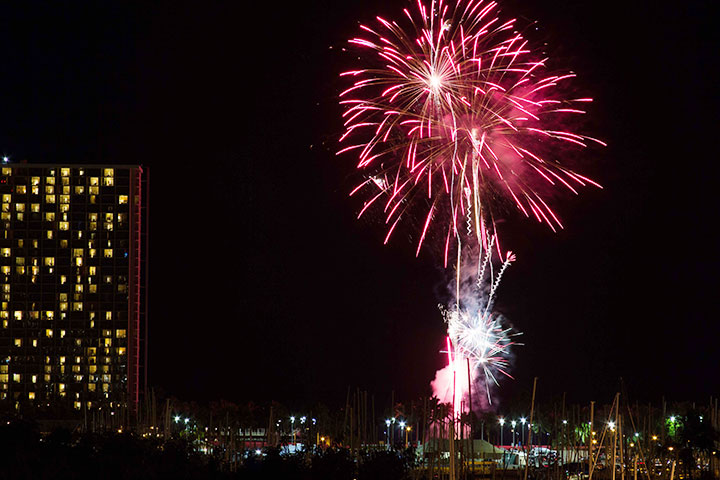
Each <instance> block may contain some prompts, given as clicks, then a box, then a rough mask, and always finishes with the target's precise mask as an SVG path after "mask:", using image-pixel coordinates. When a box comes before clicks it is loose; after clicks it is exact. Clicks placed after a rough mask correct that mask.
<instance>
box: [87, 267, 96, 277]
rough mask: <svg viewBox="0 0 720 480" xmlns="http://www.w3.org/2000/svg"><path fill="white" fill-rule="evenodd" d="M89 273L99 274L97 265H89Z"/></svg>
mask: <svg viewBox="0 0 720 480" xmlns="http://www.w3.org/2000/svg"><path fill="white" fill-rule="evenodd" d="M88 273H89V274H90V275H97V267H95V266H92V267H89V268H88Z"/></svg>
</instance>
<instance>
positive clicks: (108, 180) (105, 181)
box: [103, 177, 113, 187]
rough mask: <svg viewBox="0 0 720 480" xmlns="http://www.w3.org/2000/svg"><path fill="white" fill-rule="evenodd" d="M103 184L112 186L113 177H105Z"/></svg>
mask: <svg viewBox="0 0 720 480" xmlns="http://www.w3.org/2000/svg"><path fill="white" fill-rule="evenodd" d="M103 186H105V187H112V186H113V177H103Z"/></svg>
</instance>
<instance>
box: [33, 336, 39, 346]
mask: <svg viewBox="0 0 720 480" xmlns="http://www.w3.org/2000/svg"><path fill="white" fill-rule="evenodd" d="M32 346H33V347H37V346H38V341H37V338H33V341H32Z"/></svg>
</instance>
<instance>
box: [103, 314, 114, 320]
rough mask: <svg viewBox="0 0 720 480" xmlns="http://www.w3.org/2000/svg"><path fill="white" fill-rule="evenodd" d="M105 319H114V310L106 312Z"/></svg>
mask: <svg viewBox="0 0 720 480" xmlns="http://www.w3.org/2000/svg"><path fill="white" fill-rule="evenodd" d="M105 320H112V312H105Z"/></svg>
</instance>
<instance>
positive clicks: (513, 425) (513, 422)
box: [510, 420, 517, 447]
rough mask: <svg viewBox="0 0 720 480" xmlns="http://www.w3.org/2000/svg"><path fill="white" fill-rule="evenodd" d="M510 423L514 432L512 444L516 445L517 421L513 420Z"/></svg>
mask: <svg viewBox="0 0 720 480" xmlns="http://www.w3.org/2000/svg"><path fill="white" fill-rule="evenodd" d="M510 425H512V433H513V439H512V446H513V447H514V446H515V427H516V426H517V422H516V421H515V420H513V421H512V422H510Z"/></svg>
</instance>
